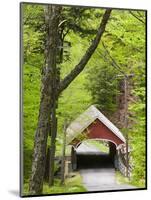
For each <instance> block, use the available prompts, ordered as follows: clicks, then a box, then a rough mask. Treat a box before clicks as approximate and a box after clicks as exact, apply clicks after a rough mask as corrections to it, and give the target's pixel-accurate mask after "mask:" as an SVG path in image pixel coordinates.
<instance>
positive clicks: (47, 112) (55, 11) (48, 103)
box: [29, 6, 61, 195]
mask: <svg viewBox="0 0 151 200" xmlns="http://www.w3.org/2000/svg"><path fill="white" fill-rule="evenodd" d="M60 11H61V6H48V14H49V16H48V21H49V24H48V40H47V47H46V49H47V52H46V54H47V58H46V66H45V70H44V75H43V78H42V91H41V100H40V109H39V117H38V125H37V129H36V133H35V143H34V153H33V162H32V173H31V177H30V183H29V192H30V194H32V195H37V194H41V193H42V189H43V179H44V172H45V163H46V147H47V138H48V132H49V128H50V117H51V111H52V107H53V103H54V102H53V98H52V97H53V95H54V94H53V91H54V88H53V84H52V82H54V81H55V80H54V77H55V76H54V75H55V71H56V49H57V35H58V24H59V15H60Z"/></svg>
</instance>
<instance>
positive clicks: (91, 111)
mask: <svg viewBox="0 0 151 200" xmlns="http://www.w3.org/2000/svg"><path fill="white" fill-rule="evenodd" d="M96 119H99V120H100V121H101V122H102V123H103V124H104V125H105V126H106V127H108V128H109V129H110V130H111V131H112V132H113V133H114V134H115V135H116V136H117V137H118V138H120V139H121V140H122V141H123V142H124V143H125V142H126V140H125V138H124V136H123V134H122V133H121V132H120V130H119V129H118V128H117V127H116V126H115V125H114V124H113V123H112V122H111V121H109V120H108V119H107V118H106V117H105V116H104V115H103V114H102V113H101V112H100V111H99V110H98V109H97V108H96V107H95V106H94V105H91V106H90V107H89V108H88V109H87V110H86V111H85V112H83V113H82V114H81V115H80V116H79V117H78V118H77V119H75V120H74V121H73V122H72V123H71V124H70V125H69V127H68V128H67V130H66V132H67V144H69V143H70V142H71V141H72V140H73V139H74V138H76V136H77V135H78V134H79V133H81V132H83V131H84V130H85V129H86V128H87V127H88V126H89V125H90V124H91V123H92V122H93V121H95V120H96Z"/></svg>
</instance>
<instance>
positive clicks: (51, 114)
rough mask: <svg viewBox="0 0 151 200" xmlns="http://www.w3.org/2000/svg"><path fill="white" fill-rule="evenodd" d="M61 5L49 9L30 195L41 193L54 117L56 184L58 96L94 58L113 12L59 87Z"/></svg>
mask: <svg viewBox="0 0 151 200" xmlns="http://www.w3.org/2000/svg"><path fill="white" fill-rule="evenodd" d="M60 12H61V6H51V5H50V6H48V10H47V17H46V20H48V22H49V26H48V40H47V48H46V55H47V56H46V67H45V69H44V75H43V79H42V91H41V101H40V109H39V117H38V125H37V129H36V133H35V143H34V154H33V162H32V173H31V178H30V183H29V192H30V194H32V195H37V194H41V193H42V189H43V179H44V172H45V164H46V147H47V138H48V133H49V128H50V118H51V121H52V123H51V147H50V148H51V155H50V162H51V163H50V175H49V176H50V177H49V180H50V185H51V184H52V183H53V177H52V176H53V171H54V155H55V139H56V116H55V110H56V105H57V99H58V96H59V94H60V93H61V92H62V91H63V90H64V89H65V88H67V87H68V85H69V84H70V83H71V82H72V81H73V80H74V79H75V78H76V77H77V76H78V74H79V73H80V72H81V71H82V70H83V69H84V67H85V66H86V64H87V62H88V61H89V59H90V58H91V56H92V54H93V53H94V51H95V49H96V48H97V46H98V44H99V41H100V39H101V36H102V35H103V33H104V31H105V27H106V24H107V22H108V19H109V17H110V13H111V9H107V10H106V11H105V13H104V15H103V19H102V21H101V23H100V27H99V29H98V32H97V34H96V37H95V39H94V40H93V42H92V44H91V45H90V47H89V48H88V49H87V51H86V53H85V54H84V56H83V57H82V59H81V61H80V62H79V64H78V65H76V66H75V68H74V69H73V70H72V71H71V73H70V74H69V75H67V76H66V77H65V79H64V80H63V81H62V82H61V84H60V85H59V86H57V84H56V82H57V77H56V76H57V75H56V74H57V69H56V54H57V40H58V25H59V15H60Z"/></svg>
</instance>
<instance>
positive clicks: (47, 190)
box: [23, 173, 86, 196]
mask: <svg viewBox="0 0 151 200" xmlns="http://www.w3.org/2000/svg"><path fill="white" fill-rule="evenodd" d="M74 192H86V189H85V188H84V186H83V185H82V178H81V176H80V175H79V174H78V173H76V174H74V176H73V177H72V178H67V179H66V181H65V184H64V185H60V180H59V179H55V183H54V186H52V187H49V185H48V183H44V186H43V194H56V193H74ZM23 194H24V195H25V196H26V195H28V194H29V193H28V184H25V185H24V192H23Z"/></svg>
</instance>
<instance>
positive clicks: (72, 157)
mask: <svg viewBox="0 0 151 200" xmlns="http://www.w3.org/2000/svg"><path fill="white" fill-rule="evenodd" d="M71 162H72V163H71V164H72V170H73V171H75V170H76V169H77V157H76V152H75V149H74V147H73V146H72V149H71Z"/></svg>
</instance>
